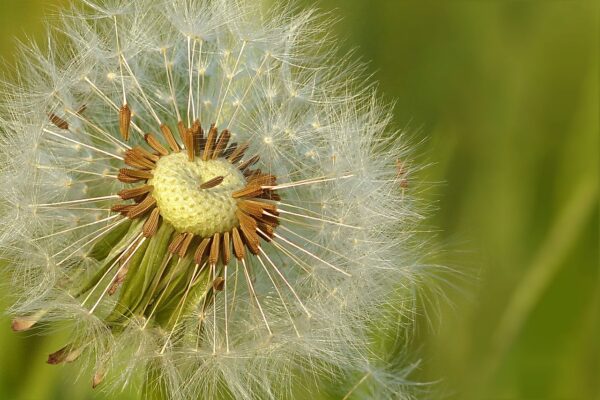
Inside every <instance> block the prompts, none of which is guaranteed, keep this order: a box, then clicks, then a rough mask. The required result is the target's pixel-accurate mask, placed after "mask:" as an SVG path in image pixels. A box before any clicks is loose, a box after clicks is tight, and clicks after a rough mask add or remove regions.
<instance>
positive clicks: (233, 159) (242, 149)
mask: <svg viewBox="0 0 600 400" xmlns="http://www.w3.org/2000/svg"><path fill="white" fill-rule="evenodd" d="M246 150H248V143H244V144H241V145H238V146H237V147H236V149H235V151H234V152H233V153H231V155H230V156H229V157H227V159H228V160H229V162H230V163H232V164H235V163H237V162H238V161H240V160H241V159H242V157H244V154H245V153H246Z"/></svg>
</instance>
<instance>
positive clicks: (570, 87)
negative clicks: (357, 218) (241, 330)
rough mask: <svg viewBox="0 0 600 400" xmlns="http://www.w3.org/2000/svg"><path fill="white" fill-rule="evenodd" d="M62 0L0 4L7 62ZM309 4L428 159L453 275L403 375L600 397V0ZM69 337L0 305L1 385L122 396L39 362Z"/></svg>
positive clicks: (478, 389) (482, 395) (334, 0)
mask: <svg viewBox="0 0 600 400" xmlns="http://www.w3.org/2000/svg"><path fill="white" fill-rule="evenodd" d="M64 3H66V1H64V0H18V1H17V0H7V1H3V2H2V3H1V4H0V30H1V35H0V52H1V55H2V56H3V57H4V58H5V59H6V60H7V62H8V63H9V64H10V62H11V60H13V59H14V57H15V53H14V49H15V48H14V40H13V37H14V36H15V35H16V36H18V37H20V38H24V37H25V35H32V36H37V37H38V38H39V39H40V40H43V29H42V26H41V25H40V21H41V18H42V15H44V14H46V15H48V13H49V12H50V14H51V10H52V7H53V6H59V5H60V4H64ZM302 3H305V4H307V5H311V4H314V3H313V2H311V1H309V0H304V1H303V2H302ZM318 6H319V7H320V8H322V9H324V10H326V11H330V12H331V14H332V15H333V16H335V17H340V18H341V21H340V23H338V24H337V32H336V33H337V34H338V35H339V36H342V37H347V38H348V39H347V42H346V44H347V46H348V48H351V47H358V48H359V51H358V53H359V54H360V55H361V56H362V57H363V58H364V59H365V60H371V63H370V65H369V70H370V71H372V72H374V74H375V80H377V81H378V82H379V86H380V87H381V89H382V91H383V92H384V93H385V95H386V96H387V98H388V99H390V100H392V99H395V100H396V101H397V107H396V121H397V124H398V125H399V126H400V127H404V126H406V127H407V129H408V130H409V131H411V132H413V134H412V135H411V136H412V139H413V140H414V141H415V143H417V142H419V141H420V140H421V139H423V141H422V144H420V147H419V154H421V155H422V157H421V159H420V160H418V161H420V162H423V163H432V166H430V167H429V168H427V169H426V170H425V171H424V172H423V173H422V176H419V177H418V178H419V179H421V180H424V181H426V182H431V183H432V185H431V188H430V189H429V190H427V191H426V192H424V193H423V197H425V198H426V200H427V201H429V202H432V204H435V205H436V206H437V207H438V209H439V210H438V211H437V212H435V214H433V217H432V218H431V219H430V220H429V222H428V226H427V227H425V228H426V229H427V228H428V227H435V229H439V233H438V234H437V237H436V239H435V241H434V242H433V243H431V244H430V245H429V246H430V248H431V249H432V255H431V259H432V262H436V263H440V264H443V265H446V266H449V267H451V268H454V269H456V270H457V271H458V272H457V273H456V274H454V276H451V277H450V278H449V280H450V281H451V283H453V284H454V287H451V285H450V284H449V285H447V288H448V290H447V293H448V297H449V301H442V303H441V304H439V306H438V308H437V309H430V310H429V311H431V312H430V313H428V316H429V318H433V321H431V322H432V323H431V324H430V323H429V321H427V318H425V317H423V318H422V320H420V321H419V324H418V328H417V330H416V332H415V343H414V347H415V350H414V351H419V355H420V356H421V357H422V359H423V360H424V361H423V363H422V364H421V367H420V369H419V371H418V372H417V374H415V376H414V378H415V379H419V380H422V381H434V380H438V379H440V378H442V380H441V381H440V382H439V383H437V384H434V385H433V386H432V387H431V389H432V390H433V391H438V392H440V393H442V394H444V395H445V396H446V397H450V398H457V399H489V398H502V399H600V387H599V385H600V341H598V337H600V274H599V258H598V248H599V246H598V245H599V236H598V219H599V214H598V178H599V177H598V147H599V143H598V137H599V126H598V118H599V116H598V114H599V113H598V110H599V101H598V90H599V89H598V88H599V85H598V84H599V82H598V71H599V63H598V61H599V59H598V54H599V50H600V43H599V31H598V29H599V27H598V24H599V21H598V15H599V13H598V11H599V10H598V5H597V4H596V2H594V1H591V0H590V1H587V0H572V1H562V0H556V1H553V0H538V1H536V0H531V1H504V0H489V1H463V0H446V1H424V0H403V1H389V0H321V1H319V2H318ZM340 50H341V51H342V50H343V49H340ZM4 73H10V71H9V70H8V69H7V70H6V71H4ZM424 186H427V185H424ZM408 190H410V188H409V189H408ZM428 235H429V234H428ZM3 279H6V278H5V277H3ZM0 297H1V296H0ZM0 306H1V307H2V309H5V308H6V306H7V304H6V303H5V302H1V301H0ZM434 311H435V312H434ZM436 312H437V313H436ZM436 315H437V316H436ZM438 316H439V317H438ZM2 327H3V328H2ZM431 327H433V329H432V328H431ZM62 344H63V338H61V337H60V331H59V332H58V335H56V336H54V337H43V338H42V337H37V336H33V335H23V334H20V335H17V334H14V333H12V332H11V331H10V323H9V320H8V319H7V318H6V317H2V318H0V348H2V351H0V398H2V399H27V400H29V399H88V398H94V399H102V398H115V396H111V395H110V394H105V393H102V392H98V393H94V394H90V390H89V389H88V385H89V379H88V378H87V375H83V376H82V377H81V379H80V380H79V381H78V383H77V384H75V385H74V384H73V380H74V378H75V377H77V376H78V374H79V369H78V367H77V365H69V366H67V367H53V366H49V365H46V364H45V363H44V361H45V357H46V355H47V354H48V353H49V352H51V351H54V350H56V349H57V348H59V347H60V346H62ZM132 395H133V394H132ZM118 398H119V399H125V398H128V397H127V394H125V395H121V394H120V395H118ZM353 398H360V388H358V389H357V391H356V392H355V393H354V397H353Z"/></svg>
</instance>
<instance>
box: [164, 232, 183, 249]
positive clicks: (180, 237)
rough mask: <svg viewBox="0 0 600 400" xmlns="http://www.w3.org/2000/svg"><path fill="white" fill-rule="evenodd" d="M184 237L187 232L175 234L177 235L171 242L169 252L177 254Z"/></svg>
mask: <svg viewBox="0 0 600 400" xmlns="http://www.w3.org/2000/svg"><path fill="white" fill-rule="evenodd" d="M184 239H185V233H178V234H177V235H175V237H174V238H173V239H172V240H171V243H169V247H168V251H169V253H171V254H176V253H177V251H178V250H179V247H180V246H181V244H182V243H183V240H184Z"/></svg>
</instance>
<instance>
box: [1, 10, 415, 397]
mask: <svg viewBox="0 0 600 400" xmlns="http://www.w3.org/2000/svg"><path fill="white" fill-rule="evenodd" d="M330 30H331V29H330V22H329V21H328V20H327V19H326V18H324V17H322V16H321V15H319V14H318V13H317V12H315V11H314V10H307V11H302V10H296V9H294V8H293V7H290V6H287V5H284V6H279V7H275V8H273V9H272V10H270V12H269V13H268V14H261V11H260V9H259V7H258V6H256V5H253V4H251V2H249V1H247V2H246V1H234V0H216V1H214V0H213V1H209V0H206V1H204V0H200V1H193V0H171V1H162V0H161V1H155V0H153V1H150V0H140V1H136V2H130V1H122V0H106V1H96V0H82V1H80V2H78V3H75V4H74V6H73V7H72V8H70V9H67V10H64V11H63V12H62V19H61V23H60V25H58V26H51V27H50V28H49V30H48V40H47V42H46V44H45V45H44V46H41V45H40V46H37V45H35V44H34V45H31V44H28V45H25V46H23V48H22V50H21V53H20V57H19V64H20V65H19V66H18V68H19V79H18V80H17V82H16V83H9V82H6V83H5V84H4V87H3V99H4V100H3V102H2V105H1V113H0V127H1V130H2V132H3V134H2V135H0V144H1V146H0V175H1V179H2V182H3V185H2V186H1V187H0V222H1V223H0V257H2V258H3V259H6V260H9V268H10V269H11V271H12V272H13V276H14V278H13V281H12V284H13V286H14V288H16V289H17V290H18V291H17V294H16V299H15V305H14V306H13V308H12V310H11V312H12V313H13V314H14V315H15V320H14V322H13V329H15V330H17V331H22V330H27V329H31V328H32V327H34V326H36V325H40V326H44V327H49V328H50V329H52V328H51V327H52V326H53V324H55V323H57V322H60V323H64V322H70V323H71V324H72V328H73V336H72V338H71V340H70V341H69V342H68V343H66V345H65V347H64V348H61V349H59V350H58V351H57V352H55V353H53V354H52V355H50V358H49V360H50V361H51V362H52V363H63V362H71V361H75V359H77V358H82V359H86V360H88V364H89V365H91V366H92V368H93V373H92V374H91V375H92V376H93V379H92V382H93V386H94V387H97V386H101V385H104V384H105V383H104V381H105V380H106V381H107V382H112V384H113V387H124V386H128V385H131V384H133V383H135V382H138V383H140V382H144V381H145V387H147V388H148V387H150V388H155V389H156V390H160V391H166V392H167V393H169V396H171V398H198V396H202V397H204V398H212V397H213V396H216V395H217V394H219V395H225V396H230V397H232V398H244V399H251V398H285V397H293V394H292V390H291V387H292V386H293V384H294V382H295V380H297V379H299V377H304V376H307V375H308V376H310V377H311V379H313V378H316V377H329V378H331V379H336V377H337V378H340V379H341V378H344V379H345V378H347V377H350V376H353V374H359V378H357V380H358V379H360V376H362V374H364V372H368V371H370V366H372V365H373V362H375V361H374V358H376V357H375V356H374V352H373V349H372V348H371V342H372V341H371V339H370V332H371V330H372V326H373V325H374V324H377V323H378V321H379V320H380V319H383V318H387V319H389V318H388V317H389V316H388V315H387V314H389V313H388V312H385V311H384V310H389V309H390V307H391V305H390V299H391V298H398V297H400V298H401V299H402V301H401V302H399V303H398V304H396V303H394V309H395V312H394V313H393V314H394V315H395V318H397V319H399V320H404V318H410V317H411V316H412V314H413V307H414V306H413V304H414V291H415V286H416V284H417V281H418V272H419V264H418V257H417V255H418V252H419V251H418V246H415V245H414V243H413V240H412V238H413V231H414V227H415V224H416V223H417V222H418V221H419V220H420V219H421V216H420V215H419V214H418V212H417V211H416V210H417V209H416V208H415V206H414V202H413V197H412V195H411V191H410V190H409V189H410V187H409V186H408V181H409V175H410V173H411V166H410V164H409V163H407V162H405V161H404V160H407V159H408V157H409V155H410V152H409V148H408V147H406V145H405V143H404V140H403V138H402V136H399V135H397V132H396V131H394V129H393V128H391V126H390V123H391V108H390V107H389V106H388V105H386V104H384V103H383V102H382V101H381V100H380V99H379V96H378V94H377V93H376V90H375V89H374V87H373V85H371V84H369V83H368V82H366V81H365V80H364V79H363V78H362V76H363V69H364V68H363V67H362V65H361V64H360V63H357V62H354V61H352V59H351V57H349V56H341V55H340V54H339V52H338V51H337V48H336V42H335V41H334V40H332V39H331V38H330V37H329V32H330ZM373 369H374V368H373ZM372 376H373V377H376V378H377V379H375V378H373V379H372V380H371V381H370V382H368V385H371V386H372V385H375V383H377V382H379V380H381V381H383V380H385V381H386V382H385V383H384V384H382V385H380V386H381V387H385V386H386V385H387V387H389V388H394V390H396V389H397V388H398V387H399V386H398V385H400V386H402V385H404V383H405V381H406V380H405V375H402V376H401V377H398V379H397V380H394V376H393V374H386V373H381V374H374V373H373V374H372ZM380 376H381V378H379V377H380ZM352 386H353V384H350V385H349V388H351V387H352ZM390 392H392V390H390ZM403 393H404V392H403Z"/></svg>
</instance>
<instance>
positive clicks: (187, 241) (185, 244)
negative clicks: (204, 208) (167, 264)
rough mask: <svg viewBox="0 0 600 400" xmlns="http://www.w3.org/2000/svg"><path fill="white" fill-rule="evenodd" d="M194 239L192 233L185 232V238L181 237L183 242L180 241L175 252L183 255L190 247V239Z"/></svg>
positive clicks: (180, 255)
mask: <svg viewBox="0 0 600 400" xmlns="http://www.w3.org/2000/svg"><path fill="white" fill-rule="evenodd" d="M193 239H194V234H193V233H189V232H188V233H186V234H185V238H184V239H183V242H182V243H181V246H179V251H178V252H177V255H178V256H179V257H181V258H183V257H185V255H186V253H187V251H188V248H189V247H190V243H192V240H193Z"/></svg>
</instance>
